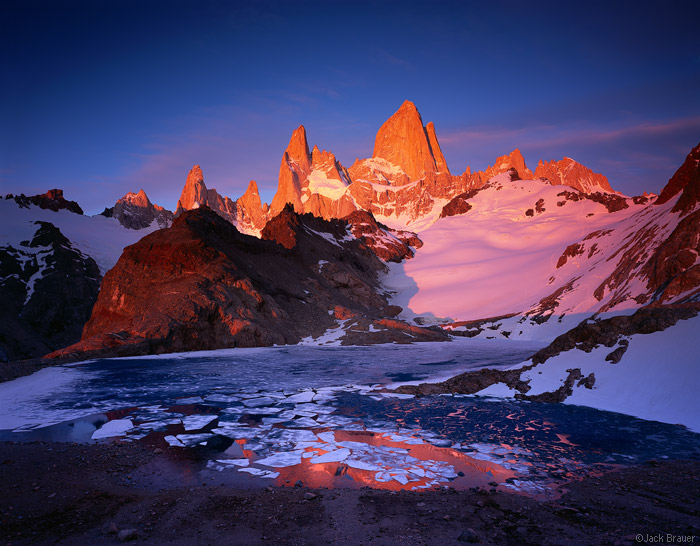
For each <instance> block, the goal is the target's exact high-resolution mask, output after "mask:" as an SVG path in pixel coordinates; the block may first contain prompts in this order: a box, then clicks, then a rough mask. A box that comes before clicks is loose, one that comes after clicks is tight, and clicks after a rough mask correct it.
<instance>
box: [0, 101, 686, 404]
mask: <svg viewBox="0 0 700 546" xmlns="http://www.w3.org/2000/svg"><path fill="white" fill-rule="evenodd" d="M699 163H700V145H699V146H697V147H695V148H694V149H693V150H692V151H691V153H690V154H689V155H688V157H687V159H686V161H685V162H684V164H683V165H682V166H681V167H680V168H679V170H678V171H677V172H676V173H675V174H674V175H673V177H672V178H671V179H670V180H669V182H668V184H667V185H666V187H665V188H664V190H663V191H662V193H661V194H660V195H659V196H655V195H647V194H645V195H642V196H635V197H627V196H624V195H621V194H620V193H618V192H615V191H614V190H613V189H612V187H611V185H610V184H609V182H608V180H607V179H606V178H605V176H603V175H602V174H597V173H594V172H592V171H591V170H590V169H588V168H586V167H584V166H583V165H581V164H579V163H577V162H576V161H574V160H573V159H570V158H563V159H561V160H558V161H549V162H544V161H540V162H539V164H538V165H537V167H536V169H535V170H534V172H533V171H531V170H530V169H529V168H528V167H527V166H526V165H525V162H524V159H523V157H522V155H521V153H520V152H519V151H518V150H517V149H516V150H514V151H513V152H511V153H510V154H508V155H505V156H502V157H499V158H498V159H497V160H496V161H495V163H494V165H493V166H492V167H489V168H487V169H486V170H485V171H476V172H471V170H470V169H469V168H468V167H467V168H466V170H465V171H464V172H463V173H462V174H461V175H453V174H451V173H450V171H449V169H448V167H447V164H446V161H445V158H444V156H443V154H442V152H441V150H440V144H439V141H438V137H437V134H436V131H435V127H434V126H433V124H432V123H428V124H427V125H425V126H424V125H423V121H422V119H421V117H420V114H419V113H418V111H417V109H416V107H415V106H414V105H413V103H411V102H408V101H407V102H405V103H404V104H403V105H402V106H401V107H400V108H399V110H398V111H397V112H396V113H395V114H394V115H393V116H392V117H391V118H389V119H388V120H387V121H386V122H385V123H384V124H383V125H382V126H381V127H380V129H379V131H378V133H377V137H376V141H375V145H374V152H373V154H372V157H371V158H367V159H358V160H356V161H355V163H354V164H353V165H351V166H350V167H349V168H346V167H344V166H343V165H342V164H340V162H339V161H338V160H337V159H336V158H335V156H334V155H333V154H332V153H330V152H327V151H325V150H324V151H320V150H319V148H318V147H315V146H314V148H313V149H312V150H311V151H309V145H308V142H307V137H306V130H305V129H304V127H303V126H300V127H299V128H297V129H296V130H295V131H294V132H293V133H292V137H291V139H290V143H289V146H288V147H287V149H286V150H285V151H284V153H283V155H282V161H281V164H280V174H279V185H278V189H277V193H276V194H275V196H274V198H273V200H272V202H271V203H270V204H267V203H262V202H261V199H260V195H259V193H258V188H257V185H256V183H255V182H254V181H251V182H250V184H249V186H248V189H247V190H246V192H245V193H244V194H243V195H242V196H241V197H239V198H238V199H236V200H233V199H231V198H229V197H225V196H221V195H220V194H219V193H218V192H217V191H216V190H215V189H210V188H207V186H206V185H205V182H204V176H203V173H202V169H201V168H200V167H199V166H198V165H197V166H194V167H193V168H192V170H191V171H190V172H189V174H188V175H187V178H186V181H185V185H184V187H183V189H182V193H181V195H180V199H179V201H178V205H177V209H176V211H175V212H174V213H173V212H170V211H167V210H165V209H163V208H162V207H159V206H158V205H154V204H153V203H151V202H150V200H149V199H148V197H147V196H146V194H145V192H144V191H143V190H141V191H139V192H138V193H129V194H127V195H126V196H124V197H123V198H122V199H120V200H119V201H118V202H117V203H115V204H114V206H113V207H110V208H107V209H105V211H104V212H103V213H102V215H98V216H95V217H85V216H83V215H82V210H81V209H80V207H79V205H78V204H77V203H74V202H70V201H66V200H65V199H64V197H63V194H62V192H61V191H60V190H51V191H50V192H49V193H47V194H45V195H42V196H34V197H26V196H23V195H22V196H7V197H6V198H5V200H3V201H2V202H0V206H1V207H2V209H3V210H2V211H1V212H2V214H3V233H5V234H6V237H5V239H6V240H3V241H0V245H3V246H0V279H2V280H0V283H1V284H0V294H2V297H3V301H7V302H8V304H7V305H5V306H3V309H2V313H3V321H2V328H1V329H0V348H1V350H2V352H3V353H2V354H4V358H5V359H6V360H7V359H9V360H16V359H21V358H29V357H36V356H42V355H45V354H46V353H49V352H51V355H50V357H51V358H71V359H76V358H88V357H94V356H116V355H133V354H147V353H160V352H172V351H183V350H196V349H212V348H218V347H241V346H245V347H250V346H264V345H272V344H289V343H298V342H300V341H305V342H316V343H324V342H336V343H346V344H366V343H383V342H410V341H419V340H433V341H436V340H448V339H449V338H450V336H454V335H460V336H469V337H473V336H478V337H486V338H500V339H506V338H507V339H523V340H525V339H534V340H540V341H546V342H550V341H553V340H555V338H556V339H557V340H559V341H558V342H557V343H558V345H556V346H557V347H559V348H560V349H561V350H563V351H567V350H574V349H576V348H580V347H582V345H581V343H584V341H585V343H584V344H586V343H587V344H588V345H586V347H589V346H590V348H593V347H595V346H596V344H597V343H598V342H597V341H596V339H597V338H596V336H597V337H598V338H599V339H600V340H603V341H602V342H604V343H605V344H606V345H607V346H609V347H617V348H620V350H619V351H618V353H620V354H619V355H618V354H616V356H615V357H613V358H612V360H616V361H617V362H619V360H620V358H622V355H624V353H625V350H626V349H622V348H621V347H623V346H624V347H627V345H628V344H629V343H630V340H631V339H632V337H633V336H635V335H636V333H637V330H638V331H640V332H641V331H644V332H645V333H648V331H649V330H651V331H654V328H656V329H657V330H662V329H663V328H665V327H668V326H670V325H672V324H675V322H676V321H677V320H679V319H681V318H682V319H691V318H692V317H693V316H695V315H696V314H697V310H698V308H699V307H700V303H699V302H700V260H699V259H698V254H700V205H699V202H700V166H699ZM37 222H38V223H37ZM127 245H131V246H127ZM125 246H126V248H124V247H125ZM122 249H123V252H122ZM103 276H104V278H103ZM57 279H64V280H63V281H58V280H57ZM57 282H58V283H59V284H57ZM100 283H101V286H100ZM98 286H99V290H98ZM640 309H642V311H643V312H644V313H646V315H644V316H645V317H647V318H648V317H654V316H656V315H658V316H662V315H663V317H665V318H664V319H663V320H659V321H657V324H656V326H649V324H650V323H649V320H652V322H653V319H649V320H646V319H645V320H636V321H635V320H632V321H629V323H628V324H627V325H626V326H625V327H624V328H621V327H620V325H619V324H617V326H614V327H613V326H611V323H610V322H606V320H607V319H609V318H610V317H614V316H630V315H633V314H634V316H637V313H638V312H640V311H639V310H640ZM659 313H661V314H659ZM639 316H642V315H639ZM669 317H670V318H669ZM673 317H676V318H675V319H674V318H673ZM586 324H589V325H592V324H598V326H597V327H593V326H590V327H585V328H584V325H586ZM634 324H636V325H637V326H633V325H634ZM631 325H632V326H631ZM635 328H636V329H637V330H635ZM81 331H82V333H81ZM581 332H585V335H583V334H582V333H581ZM611 332H614V333H611ZM567 335H568V336H569V338H567V337H566V336H567ZM582 335H583V337H584V338H585V339H583V340H582V338H581V336H582ZM561 336H564V337H561ZM577 336H578V337H577ZM623 338H624V340H626V343H627V345H625V344H619V343H621V342H620V339H623ZM566 339H570V340H571V339H575V340H577V341H571V342H568V343H567V342H565V341H562V340H566ZM591 350H592V349H591ZM559 352H561V351H559ZM559 352H557V351H556V350H554V349H552V350H551V351H550V353H551V354H550V356H549V357H547V358H550V357H553V356H555V355H556V354H559ZM544 354H547V353H544ZM540 358H541V357H540ZM545 360H546V359H545ZM608 365H610V364H609V363H608ZM579 371H580V370H579ZM562 374H563V376H562V381H565V379H566V378H567V377H570V374H569V375H567V374H566V373H565V372H564V371H562ZM496 383H498V382H497V381H496ZM480 384H481V383H480ZM492 384H493V383H492ZM593 385H595V381H594V380H588V381H586V382H582V383H581V387H580V388H587V389H593V388H594V387H593ZM521 394H523V395H524V392H521ZM564 398H566V396H564Z"/></svg>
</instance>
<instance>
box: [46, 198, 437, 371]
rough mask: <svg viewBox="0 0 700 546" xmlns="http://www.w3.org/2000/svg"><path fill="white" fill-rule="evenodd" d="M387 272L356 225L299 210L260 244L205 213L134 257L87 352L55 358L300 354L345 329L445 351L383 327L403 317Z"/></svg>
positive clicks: (78, 349) (101, 311)
mask: <svg viewBox="0 0 700 546" xmlns="http://www.w3.org/2000/svg"><path fill="white" fill-rule="evenodd" d="M409 250H410V249H409ZM384 270H385V266H384V264H383V262H382V261H381V260H379V259H378V258H377V257H376V255H375V254H374V253H373V252H371V251H370V250H369V249H368V247H367V245H365V244H363V242H362V241H361V240H359V239H357V238H355V237H353V236H352V234H351V233H350V231H349V228H348V224H347V222H345V221H342V220H333V221H326V220H323V219H321V218H318V217H315V216H313V215H311V214H305V215H299V214H298V213H295V212H294V211H293V209H292V208H291V206H288V207H286V208H285V209H284V210H283V211H282V213H280V214H279V215H277V216H276V217H275V218H273V219H272V220H271V221H270V222H268V224H267V225H266V227H265V228H264V229H263V231H262V239H258V238H256V237H251V236H248V235H244V234H241V233H240V232H239V231H238V230H237V229H236V228H235V227H234V226H233V225H232V224H231V223H230V222H228V221H226V220H224V219H223V218H222V217H221V215H219V214H216V213H215V212H213V211H211V210H210V209H209V208H208V207H206V206H201V207H199V208H196V209H194V210H191V211H185V212H183V213H182V214H180V216H179V217H178V218H176V220H175V222H174V223H173V225H172V227H171V228H169V229H167V230H159V231H156V232H153V233H151V234H150V235H147V236H146V237H144V238H142V239H141V240H140V241H139V242H138V243H136V244H134V245H131V246H129V247H127V248H126V249H125V250H124V253H123V254H122V256H121V258H120V259H119V261H118V262H117V265H116V266H115V267H114V268H112V269H111V270H110V271H109V272H108V273H107V274H106V275H105V279H104V282H103V284H102V287H101V290H100V295H99V298H98V300H97V303H96V304H95V307H94V309H93V312H92V315H91V317H90V320H89V321H88V322H87V324H86V325H85V328H84V330H83V336H82V341H81V342H80V343H78V344H76V345H74V346H71V347H68V348H67V349H64V350H62V351H59V352H57V353H55V354H54V355H53V356H66V355H72V354H77V355H81V356H83V357H89V356H90V355H108V354H109V355H120V354H121V355H127V354H149V353H162V352H173V351H186V350H201V349H214V348H222V347H254V346H268V345H274V344H293V343H297V342H299V341H300V340H301V339H302V338H304V337H307V336H311V335H315V336H319V335H321V334H323V332H325V331H326V330H327V329H329V328H333V327H340V326H342V325H339V323H338V320H341V319H342V320H343V321H347V320H349V319H353V323H354V324H357V327H358V328H359V327H364V329H365V330H368V327H369V324H374V323H376V324H379V326H378V327H377V328H375V329H373V332H374V333H375V337H376V339H377V341H375V342H377V343H381V342H391V341H401V340H402V339H403V340H404V341H409V340H411V341H412V340H415V339H420V338H421V333H423V337H424V338H425V340H442V339H446V336H445V335H443V334H442V333H439V332H438V333H435V332H432V331H429V330H425V331H423V330H422V329H420V328H419V329H417V331H413V330H416V328H415V327H408V326H407V325H404V324H402V323H399V322H398V321H395V322H396V324H387V325H384V326H383V327H380V326H381V324H380V323H381V320H382V319H384V318H386V317H393V316H395V315H396V313H398V312H399V311H400V309H398V308H396V307H394V306H391V305H390V304H389V303H388V301H387V296H386V295H385V294H384V292H383V291H382V290H381V289H380V288H381V287H380V284H379V280H378V274H379V273H380V272H382V271H384ZM407 328H413V330H411V331H410V332H408V331H407V330H406V329H407ZM382 332H386V333H385V334H382Z"/></svg>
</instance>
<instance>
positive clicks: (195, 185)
mask: <svg viewBox="0 0 700 546" xmlns="http://www.w3.org/2000/svg"><path fill="white" fill-rule="evenodd" d="M201 206H205V207H208V208H209V209H211V210H213V211H214V212H216V214H218V215H219V216H221V217H222V218H224V219H225V220H228V221H229V222H230V223H231V224H233V225H234V226H236V227H238V229H239V230H240V231H242V232H244V233H252V234H255V233H259V232H260V230H261V229H262V228H263V226H264V225H265V222H267V206H264V207H263V206H262V204H261V203H260V194H259V193H258V186H257V184H256V183H255V181H254V180H251V182H250V184H248V189H247V190H246V192H245V193H244V194H243V196H242V197H241V198H240V199H238V200H237V201H232V200H231V199H230V198H229V197H226V196H222V195H219V193H218V192H217V191H216V190H215V189H213V188H212V189H209V188H207V186H206V184H205V183H204V174H203V173H202V169H201V167H200V166H199V165H195V166H194V167H192V169H190V172H189V174H188V175H187V180H186V181H185V186H184V187H183V188H182V194H181V195H180V199H179V200H178V202H177V208H176V210H175V216H176V217H177V216H179V215H180V214H182V213H183V212H184V211H186V210H193V209H196V208H199V207H201Z"/></svg>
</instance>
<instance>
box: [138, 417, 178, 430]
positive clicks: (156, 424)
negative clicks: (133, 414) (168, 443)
mask: <svg viewBox="0 0 700 546" xmlns="http://www.w3.org/2000/svg"><path fill="white" fill-rule="evenodd" d="M180 423H182V420H181V419H165V420H163V421H146V422H145V423H139V426H138V428H140V429H143V430H164V429H166V428H167V427H168V425H179V424H180Z"/></svg>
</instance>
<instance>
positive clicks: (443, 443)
mask: <svg viewBox="0 0 700 546" xmlns="http://www.w3.org/2000/svg"><path fill="white" fill-rule="evenodd" d="M428 442H430V443H431V444H433V445H434V446H435V447H450V446H451V445H452V440H448V439H447V438H429V439H428Z"/></svg>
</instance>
